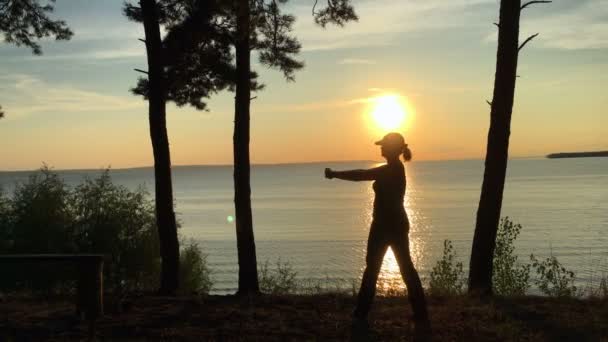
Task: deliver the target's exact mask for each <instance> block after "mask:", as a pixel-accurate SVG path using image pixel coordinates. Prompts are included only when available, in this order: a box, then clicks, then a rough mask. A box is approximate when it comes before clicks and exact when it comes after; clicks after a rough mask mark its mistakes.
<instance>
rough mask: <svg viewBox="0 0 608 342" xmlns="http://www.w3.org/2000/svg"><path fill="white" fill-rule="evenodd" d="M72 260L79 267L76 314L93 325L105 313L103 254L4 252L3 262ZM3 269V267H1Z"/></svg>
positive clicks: (0, 261) (1, 258) (0, 258)
mask: <svg viewBox="0 0 608 342" xmlns="http://www.w3.org/2000/svg"><path fill="white" fill-rule="evenodd" d="M23 262H26V263H36V264H39V263H42V262H44V263H47V262H70V263H75V264H76V265H77V267H78V278H77V282H76V284H77V285H76V314H77V315H78V316H79V317H82V315H83V314H84V317H85V318H86V319H87V320H88V321H89V323H90V324H91V326H93V325H94V324H95V320H97V318H99V317H101V315H103V262H104V255H103V254H3V255H0V264H2V263H12V264H14V263H23ZM0 269H1V268H0ZM0 272H1V271H0Z"/></svg>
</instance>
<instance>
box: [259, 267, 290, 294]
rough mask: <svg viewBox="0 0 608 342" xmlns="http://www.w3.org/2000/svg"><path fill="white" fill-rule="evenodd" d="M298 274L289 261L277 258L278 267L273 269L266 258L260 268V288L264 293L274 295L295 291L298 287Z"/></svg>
mask: <svg viewBox="0 0 608 342" xmlns="http://www.w3.org/2000/svg"><path fill="white" fill-rule="evenodd" d="M297 275H298V273H297V272H296V271H294V269H293V266H291V264H290V263H289V262H287V261H286V262H281V259H279V260H277V263H276V268H274V269H272V270H271V269H270V267H269V262H268V260H266V262H265V263H264V264H263V265H262V266H261V268H260V289H261V290H262V292H264V293H269V294H273V295H284V294H289V293H295V292H296V290H297V287H298V286H297V284H296V276H297Z"/></svg>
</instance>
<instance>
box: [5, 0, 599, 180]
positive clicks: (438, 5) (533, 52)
mask: <svg viewBox="0 0 608 342" xmlns="http://www.w3.org/2000/svg"><path fill="white" fill-rule="evenodd" d="M313 2H314V1H311V0H298V1H292V2H291V4H290V5H289V7H288V11H290V12H292V13H294V14H295V15H296V16H297V19H298V21H297V24H296V30H295V34H296V35H297V36H298V37H299V39H300V41H301V42H302V45H303V52H302V54H301V58H302V59H303V60H305V62H306V68H305V69H304V70H303V71H301V72H299V73H298V74H297V75H296V82H295V83H286V82H285V81H284V80H283V78H282V75H281V74H280V73H278V72H275V71H271V70H264V69H262V68H260V67H259V66H256V67H257V68H258V70H259V71H261V76H262V77H261V79H262V81H263V82H264V83H265V84H266V85H267V88H266V89H265V90H264V91H263V92H261V93H259V94H257V96H258V98H256V99H255V100H254V101H253V102H252V120H253V121H252V146H251V149H252V159H253V161H254V162H263V163H272V162H294V161H298V162H299V161H316V160H353V159H379V156H378V151H377V148H376V147H375V146H373V145H372V144H371V142H373V141H374V140H375V139H376V138H378V136H379V135H381V134H382V132H379V131H378V130H377V129H374V128H373V127H370V124H369V122H368V120H367V119H366V118H367V116H368V114H369V108H367V107H368V106H367V105H366V103H367V102H366V99H368V98H370V97H374V96H377V95H378V94H383V93H396V94H399V95H401V96H403V97H404V98H406V99H407V101H408V103H409V104H410V105H411V107H412V113H409V114H410V115H411V124H410V125H409V126H408V127H404V129H403V133H404V134H405V135H406V139H407V140H408V142H409V143H410V146H411V147H412V149H413V151H414V155H415V157H416V158H417V159H460V158H481V157H483V155H484V152H485V139H486V136H487V127H488V124H489V107H488V106H487V104H486V103H485V101H486V99H488V100H491V94H492V85H493V75H494V68H495V56H496V28H495V27H494V26H493V25H492V23H493V22H495V21H497V16H498V1H497V0H450V1H445V0H375V1H372V0H362V1H355V2H354V3H355V6H356V10H357V13H358V14H359V16H360V21H359V22H358V23H351V24H348V25H347V26H346V27H344V28H335V27H328V28H327V29H325V30H324V29H321V28H319V27H316V26H315V25H314V23H313V21H312V18H311V15H310V11H311V7H312V4H313ZM121 7H122V0H116V1H115V0H104V1H99V0H97V1H93V0H58V1H57V4H56V13H55V15H56V16H57V17H61V18H63V19H65V20H66V21H67V22H68V24H69V25H70V26H71V27H72V29H73V31H74V33H75V35H74V37H73V39H72V40H71V41H68V42H52V41H49V42H46V41H45V42H44V43H43V49H44V55H43V56H33V55H32V54H31V53H30V51H29V50H28V49H26V48H19V47H14V46H10V45H8V44H6V43H4V44H2V45H0V78H1V79H2V80H3V82H1V83H0V88H1V90H0V104H2V106H3V108H4V110H5V112H6V114H7V117H6V118H5V119H3V120H2V121H0V145H1V146H7V147H10V148H3V149H0V169H2V170H8V169H31V168H36V167H38V166H40V165H41V163H42V162H47V163H48V164H50V165H52V166H55V167H57V168H60V169H61V168H81V167H86V168H91V167H92V168H96V167H104V166H108V165H111V166H113V167H130V166H142V165H150V164H151V162H152V154H151V148H150V143H149V134H148V123H147V106H146V103H145V102H144V101H142V100H141V99H140V98H137V97H135V96H132V95H131V94H130V93H129V91H128V90H129V88H130V87H131V86H132V85H133V84H134V83H135V80H136V78H137V77H138V76H139V75H138V74H137V73H136V72H135V71H133V69H134V68H141V69H145V68H146V62H145V55H144V53H145V50H144V46H143V44H142V43H140V42H139V41H138V40H137V38H141V37H143V30H142V28H141V27H140V25H138V24H136V23H130V22H128V21H127V20H126V18H124V17H123V16H122V12H121ZM521 31H522V34H521V36H522V39H524V38H525V37H526V36H528V35H529V34H533V33H537V32H539V33H540V36H539V37H538V38H537V39H535V40H534V41H533V42H532V43H530V44H529V45H528V46H527V47H526V49H525V50H524V51H523V52H522V54H521V56H520V66H519V74H520V76H521V77H520V78H519V79H518V85H517V91H516V105H515V109H514V116H513V127H512V135H511V155H512V156H516V157H517V156H519V157H526V156H539V155H544V154H546V153H550V152H556V151H572V150H597V149H608V119H607V116H606V112H607V109H608V96H607V95H606V91H605V88H606V85H607V84H608V0H556V1H554V3H553V4H550V5H540V6H535V7H533V8H529V9H527V10H526V11H525V12H524V15H523V16H522V22H521ZM232 96H233V95H232V94H230V93H222V94H219V95H218V96H216V97H214V98H213V99H211V101H210V102H209V105H210V111H209V112H197V111H195V110H193V109H189V108H181V109H178V108H175V107H174V106H170V107H169V123H168V125H169V135H170V140H171V147H172V157H173V162H174V164H178V165H179V164H218V163H220V164H228V163H230V162H231V160H232V148H231V142H232V123H233V103H232V101H233V100H232Z"/></svg>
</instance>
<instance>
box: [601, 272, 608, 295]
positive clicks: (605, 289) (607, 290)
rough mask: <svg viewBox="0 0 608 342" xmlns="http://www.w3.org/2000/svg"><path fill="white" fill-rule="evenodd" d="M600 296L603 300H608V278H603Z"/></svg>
mask: <svg viewBox="0 0 608 342" xmlns="http://www.w3.org/2000/svg"><path fill="white" fill-rule="evenodd" d="M599 294H600V297H601V298H608V277H606V276H604V277H602V280H600V289H599Z"/></svg>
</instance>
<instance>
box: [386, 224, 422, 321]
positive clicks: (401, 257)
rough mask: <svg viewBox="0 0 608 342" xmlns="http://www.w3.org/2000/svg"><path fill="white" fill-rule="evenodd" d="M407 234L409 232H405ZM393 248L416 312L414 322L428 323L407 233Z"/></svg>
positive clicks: (411, 303) (413, 309) (393, 244)
mask: <svg viewBox="0 0 608 342" xmlns="http://www.w3.org/2000/svg"><path fill="white" fill-rule="evenodd" d="M405 232H407V230H406V231H405ZM391 248H392V250H393V253H394V254H395V258H396V259H397V263H398V264H399V268H400V270H401V276H402V277H403V281H404V282H405V285H406V286H407V294H408V298H409V301H410V305H411V306H412V311H413V312H414V321H416V322H428V313H427V307H426V299H425V297H424V290H423V289H422V283H421V282H420V277H419V276H418V272H416V269H415V268H414V263H413V262H412V258H411V256H410V247H409V241H408V236H407V233H405V234H399V236H398V237H397V238H396V239H395V241H393V242H392V243H391Z"/></svg>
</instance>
